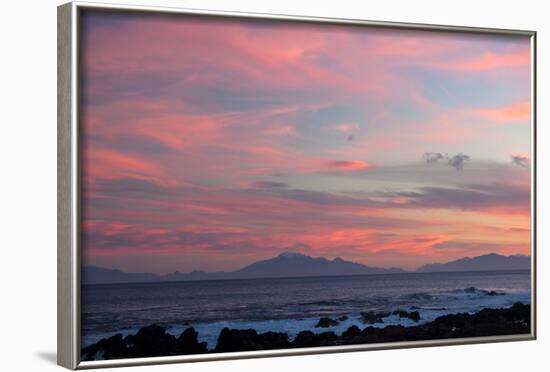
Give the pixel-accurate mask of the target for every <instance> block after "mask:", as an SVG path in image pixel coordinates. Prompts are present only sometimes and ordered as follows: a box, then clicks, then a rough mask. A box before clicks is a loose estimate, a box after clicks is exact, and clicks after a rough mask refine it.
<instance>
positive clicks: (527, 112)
mask: <svg viewBox="0 0 550 372" xmlns="http://www.w3.org/2000/svg"><path fill="white" fill-rule="evenodd" d="M470 112H471V113H472V114H474V115H477V116H480V117H483V118H485V119H488V120H491V121H498V122H508V121H528V120H529V119H530V117H531V102H529V101H527V100H525V101H519V102H514V103H512V104H510V105H507V106H501V107H495V108H476V109H472V110H471V111H470Z"/></svg>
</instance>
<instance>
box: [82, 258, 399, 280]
mask: <svg viewBox="0 0 550 372" xmlns="http://www.w3.org/2000/svg"><path fill="white" fill-rule="evenodd" d="M402 272H405V271H404V270H402V269H398V268H389V269H384V268H380V267H370V266H366V265H363V264H360V263H356V262H351V261H345V260H343V259H341V258H340V257H336V258H335V259H333V260H328V259H326V258H323V257H310V256H306V255H304V254H301V253H294V252H284V253H281V254H280V255H278V256H277V257H274V258H270V259H268V260H263V261H257V262H254V263H252V264H250V265H248V266H245V267H243V268H242V269H239V270H236V271H230V272H206V271H200V270H195V271H192V272H190V273H180V272H174V273H171V274H167V275H157V274H151V273H125V272H122V271H120V270H113V269H105V268H101V267H96V266H85V267H83V268H82V273H81V274H82V282H83V283H86V284H101V283H135V282H159V281H182V280H214V279H249V278H283V277H305V276H335V275H365V274H392V273H402Z"/></svg>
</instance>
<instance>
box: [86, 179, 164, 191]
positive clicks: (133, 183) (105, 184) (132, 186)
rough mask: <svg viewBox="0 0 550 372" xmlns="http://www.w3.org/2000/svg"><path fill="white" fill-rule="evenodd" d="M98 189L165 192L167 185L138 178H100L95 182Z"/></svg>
mask: <svg viewBox="0 0 550 372" xmlns="http://www.w3.org/2000/svg"><path fill="white" fill-rule="evenodd" d="M95 188H96V190H97V191H100V192H105V193H117V194H118V193H135V192H142V193H164V192H166V191H167V189H166V187H164V186H162V185H159V184H156V183H154V182H150V181H147V180H143V179H138V178H130V177H127V178H112V179H98V180H96V183H95Z"/></svg>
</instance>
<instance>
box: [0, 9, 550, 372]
mask: <svg viewBox="0 0 550 372" xmlns="http://www.w3.org/2000/svg"><path fill="white" fill-rule="evenodd" d="M111 2H117V3H133V4H149V5H168V6H179V7H190V8H202V9H217V10H234V11H252V12H263V13H280V14H295V15H311V16H322V17H343V18H361V19H371V20H383V21H402V22H420V23H436V24H449V25H464V26H482V27H485V26H487V27H499V28H518V29H531V30H536V31H538V46H539V49H538V52H539V55H538V67H539V71H538V76H539V79H538V84H539V89H538V94H539V96H538V97H539V99H538V109H539V117H538V119H539V121H538V122H539V133H538V135H539V154H538V155H539V158H538V160H539V169H538V172H539V185H538V188H539V196H538V202H539V220H538V222H539V231H538V236H539V240H538V260H539V261H538V264H539V267H538V269H539V270H538V285H539V286H538V300H539V302H538V314H539V323H538V336H539V339H538V340H537V341H529V342H513V343H505V344H488V345H470V346H452V347H437V348H424V349H408V350H390V351H371V352H358V353H347V354H330V355H315V356H301V357H284V358H270V359H255V360H240V361H230V362H208V363H199V364H188V365H185V366H182V365H167V366H155V367H133V368H135V370H136V371H137V370H143V371H144V370H155V371H167V372H168V371H176V370H181V369H182V368H185V370H186V371H189V372H208V371H217V370H220V369H222V368H223V370H224V371H225V372H233V371H259V370H261V371H262V372H271V371H281V370H286V371H292V370H306V369H312V370H317V371H342V370H344V371H346V372H347V371H364V370H369V371H393V370H400V369H402V370H406V371H416V370H422V371H426V372H428V371H438V372H440V371H441V370H445V371H446V372H451V371H481V370H491V371H499V372H500V371H518V370H526V369H527V368H532V370H541V369H543V368H544V367H543V365H544V364H546V367H547V364H548V350H550V341H549V332H550V330H549V324H550V321H549V318H550V305H549V303H548V298H547V296H546V295H547V283H548V280H549V274H548V273H546V270H545V269H547V268H549V269H550V261H549V257H550V255H548V254H547V252H545V248H546V246H545V242H546V238H548V236H549V233H548V230H546V231H545V227H547V223H548V221H549V220H550V218H549V213H550V209H549V208H548V207H549V205H548V194H547V193H546V192H547V190H545V187H548V186H547V185H548V182H547V181H548V177H549V176H548V174H549V172H548V170H549V166H550V165H549V164H550V158H549V155H550V150H548V148H549V147H550V143H549V142H548V141H549V140H548V135H549V133H550V130H549V129H548V128H547V127H546V125H545V123H546V121H545V118H546V113H547V110H546V108H547V107H546V106H545V105H544V103H543V102H544V100H545V98H546V97H547V96H548V93H549V89H550V81H549V76H550V75H549V74H548V72H547V70H546V68H547V67H548V61H549V50H548V49H547V48H546V46H547V45H548V43H549V38H550V22H549V21H548V14H550V13H548V10H546V9H545V3H547V2H546V1H541V0H539V1H536V0H514V1H505V0H483V1H481V0H473V1H472V0H450V1H441V0H413V1H410V0H379V1H370V2H367V1H353V0H338V1H321V0H311V1H306V0H264V1H257V0H256V1H254V0H231V1H227V0H226V1H223V0H193V1H190V0H189V1H185V0H164V1H161V0H145V1H140V0H122V1H120V0H118V1H117V0H113V1H111ZM59 4H60V1H59V0H33V1H29V0H27V1H17V0H12V1H6V2H3V3H2V12H1V17H2V21H1V22H0V28H1V32H0V38H1V39H0V40H1V44H0V51H1V57H0V63H1V66H2V67H1V69H0V74H1V77H2V78H1V80H0V94H1V95H2V100H1V109H0V140H1V145H0V161H1V163H0V164H1V168H0V175H1V176H0V177H1V180H2V182H1V183H0V185H1V186H0V187H1V192H0V198H1V199H0V211H1V212H0V218H1V221H0V222H1V223H0V241H1V244H0V275H1V280H0V285H1V292H0V301H1V303H2V305H1V306H0V314H1V316H0V350H1V352H0V366H2V367H0V368H1V369H2V370H4V371H20V370H21V371H48V370H56V369H57V370H60V367H57V366H55V362H54V360H55V351H56V300H55V296H56V6H57V5H59ZM545 146H546V148H545ZM123 370H128V368H123V369H118V370H117V371H123Z"/></svg>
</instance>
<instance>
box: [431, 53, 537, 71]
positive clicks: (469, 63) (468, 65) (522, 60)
mask: <svg viewBox="0 0 550 372" xmlns="http://www.w3.org/2000/svg"><path fill="white" fill-rule="evenodd" d="M530 62H531V55H530V52H529V49H524V50H520V51H517V52H513V53H508V54H496V53H493V52H487V53H483V54H482V55H480V56H478V57H475V58H471V59H468V60H463V61H456V62H449V63H445V64H436V67H440V68H443V69H446V70H458V71H468V72H478V71H487V70H494V69H499V68H513V67H519V66H528V65H529V63H530Z"/></svg>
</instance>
